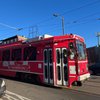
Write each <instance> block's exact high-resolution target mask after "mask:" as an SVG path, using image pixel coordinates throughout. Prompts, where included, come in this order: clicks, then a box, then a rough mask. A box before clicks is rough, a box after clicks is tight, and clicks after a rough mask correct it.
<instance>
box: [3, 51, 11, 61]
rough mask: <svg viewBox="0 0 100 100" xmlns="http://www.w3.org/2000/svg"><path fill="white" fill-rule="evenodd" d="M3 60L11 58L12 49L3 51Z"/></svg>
mask: <svg viewBox="0 0 100 100" xmlns="http://www.w3.org/2000/svg"><path fill="white" fill-rule="evenodd" d="M2 60H3V61H9V60H10V50H4V51H3V52H2Z"/></svg>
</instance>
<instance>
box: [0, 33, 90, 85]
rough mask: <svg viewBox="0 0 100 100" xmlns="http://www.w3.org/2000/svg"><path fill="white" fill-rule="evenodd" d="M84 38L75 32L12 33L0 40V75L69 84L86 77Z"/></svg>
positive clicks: (51, 83)
mask: <svg viewBox="0 0 100 100" xmlns="http://www.w3.org/2000/svg"><path fill="white" fill-rule="evenodd" d="M87 65H88V61H87V54H86V46H85V43H84V39H83V38H82V37H80V36H78V35H73V34H69V35H68V34H67V35H63V36H50V35H44V36H39V37H36V38H32V39H26V38H24V37H20V36H15V37H11V38H8V39H5V40H2V41H1V44H0V75H5V76H11V77H19V78H22V79H31V80H35V81H38V82H40V83H46V84H49V85H54V86H67V87H70V86H71V85H72V84H73V83H77V84H78V85H79V84H81V82H82V81H84V80H86V79H88V78H89V77H90V73H89V71H88V66H87Z"/></svg>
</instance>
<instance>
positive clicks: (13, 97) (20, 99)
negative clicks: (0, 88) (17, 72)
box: [0, 90, 31, 100]
mask: <svg viewBox="0 0 100 100" xmlns="http://www.w3.org/2000/svg"><path fill="white" fill-rule="evenodd" d="M3 98H4V99H7V100H31V99H29V98H26V97H24V96H21V95H19V94H16V93H13V92H10V91H8V90H6V93H5V96H4V97H3ZM0 100H3V99H0Z"/></svg>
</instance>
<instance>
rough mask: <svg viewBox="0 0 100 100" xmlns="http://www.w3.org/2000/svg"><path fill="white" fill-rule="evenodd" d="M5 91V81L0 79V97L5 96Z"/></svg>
mask: <svg viewBox="0 0 100 100" xmlns="http://www.w3.org/2000/svg"><path fill="white" fill-rule="evenodd" d="M5 91H6V84H5V81H4V80H3V79H2V78H0V97H1V96H2V95H4V94H5Z"/></svg>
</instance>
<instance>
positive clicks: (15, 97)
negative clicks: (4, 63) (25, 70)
mask: <svg viewBox="0 0 100 100" xmlns="http://www.w3.org/2000/svg"><path fill="white" fill-rule="evenodd" d="M5 81H6V85H7V91H6V94H5V96H3V97H2V98H1V99H0V100H100V95H99V94H96V93H95V94H94V93H91V92H86V91H78V90H77V89H74V88H72V89H62V88H54V87H48V86H40V85H35V84H31V83H25V82H18V81H15V80H11V79H5ZM75 88H76V87H75ZM77 88H78V87H77ZM83 88H84V87H83Z"/></svg>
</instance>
